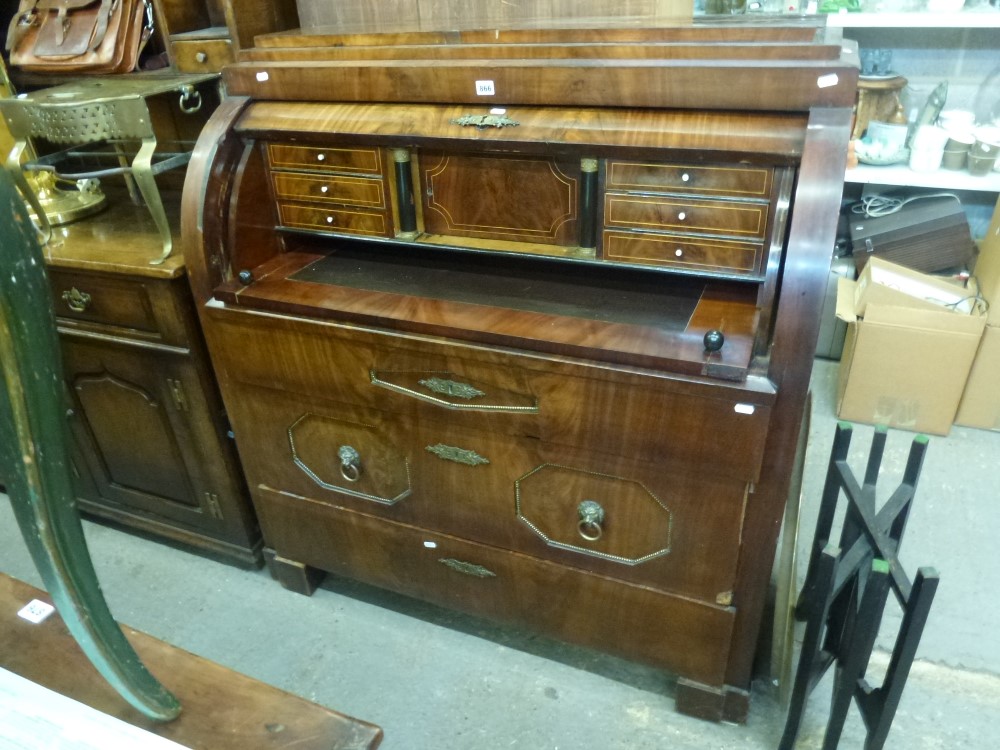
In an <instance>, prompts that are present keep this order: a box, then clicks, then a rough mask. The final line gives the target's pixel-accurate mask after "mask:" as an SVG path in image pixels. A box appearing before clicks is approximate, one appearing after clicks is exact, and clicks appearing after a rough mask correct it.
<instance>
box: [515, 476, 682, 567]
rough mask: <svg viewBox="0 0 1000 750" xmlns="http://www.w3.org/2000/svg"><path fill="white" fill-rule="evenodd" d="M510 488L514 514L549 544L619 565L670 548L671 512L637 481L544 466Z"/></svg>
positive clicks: (635, 562)
mask: <svg viewBox="0 0 1000 750" xmlns="http://www.w3.org/2000/svg"><path fill="white" fill-rule="evenodd" d="M514 487H515V498H516V507H517V517H518V518H519V519H520V520H521V521H522V522H523V523H524V524H525V525H527V526H528V528H530V529H531V530H532V531H533V532H534V533H535V534H537V535H538V536H539V537H541V538H542V539H543V540H544V541H545V543H546V544H547V545H549V546H551V547H556V548H558V549H563V550H569V551H572V552H578V553H580V554H583V555H589V556H591V557H599V558H602V559H604V560H611V561H614V562H617V563H621V564H623V565H639V564H641V563H644V562H647V561H649V560H653V559H655V558H658V557H662V556H664V555H666V554H668V553H669V552H670V544H671V534H672V530H673V514H672V513H671V511H670V509H669V508H668V507H667V505H666V504H665V503H664V502H663V501H662V500H660V499H659V498H658V497H656V495H654V494H653V493H652V492H651V491H650V490H649V489H647V488H646V487H645V486H644V485H643V484H642V483H641V482H638V481H636V480H633V479H627V478H625V477H617V476H612V475H610V474H600V473H597V472H592V471H586V470H584V469H574V468H571V467H568V466H560V465H558V464H542V465H540V466H538V467H536V468H534V469H532V470H531V471H530V472H528V473H527V474H525V475H524V476H522V477H520V478H519V479H517V480H516V481H515V482H514Z"/></svg>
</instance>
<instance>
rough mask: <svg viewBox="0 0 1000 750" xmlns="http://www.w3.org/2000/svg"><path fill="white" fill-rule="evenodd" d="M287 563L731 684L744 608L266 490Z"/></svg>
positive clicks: (273, 531) (263, 511)
mask: <svg viewBox="0 0 1000 750" xmlns="http://www.w3.org/2000/svg"><path fill="white" fill-rule="evenodd" d="M254 494H255V500H256V502H257V510H258V513H259V514H260V518H261V521H262V523H263V524H264V526H265V528H266V529H268V530H269V532H268V536H267V539H268V543H269V544H270V545H273V548H274V549H275V550H276V551H277V553H278V554H279V555H287V556H289V557H291V558H292V559H295V560H297V561H299V562H303V563H305V564H307V565H311V566H313V567H316V568H321V569H323V570H327V571H330V572H332V573H335V574H339V575H345V576H349V577H350V578H353V579H357V580H360V581H364V582H366V583H369V584H372V585H376V586H380V587H383V588H388V589H391V590H393V591H397V592H400V593H403V594H406V595H409V596H413V597H417V598H420V599H424V600H427V601H431V602H434V603H436V604H440V605H443V606H446V607H450V608H453V609H458V610H461V611H465V612H468V613H471V614H475V615H481V616H485V617H489V618H491V619H495V620H499V621H502V622H515V623H530V624H531V626H532V627H533V628H534V629H536V630H538V631H540V632H543V633H546V634H548V635H552V636H555V637H558V638H561V639H564V640H567V641H570V642H574V643H578V644H581V645H584V646H588V647H591V648H596V649H600V650H602V651H605V652H608V653H612V654H617V655H619V656H622V657H624V658H627V659H634V660H638V661H642V662H645V663H648V664H651V665H654V666H657V667H661V668H663V669H666V670H669V671H672V672H676V673H680V674H683V675H684V676H685V677H687V678H689V679H693V680H696V681H699V682H702V683H705V684H707V685H719V684H721V683H722V681H723V679H724V671H725V665H726V663H727V659H728V654H729V647H730V636H731V633H732V628H733V622H734V619H735V609H734V608H732V607H725V606H719V605H711V604H705V603H701V602H696V601H692V600H691V599H687V598H684V597H679V596H675V595H670V594H664V593H661V592H657V591H654V590H652V589H649V588H648V587H645V586H633V585H629V584H623V583H621V582H618V581H614V580H611V579H608V578H606V577H604V576H600V575H594V574H589V573H585V572H582V571H580V570H575V569H572V568H568V567H565V566H562V565H557V564H554V563H550V562H545V561H542V560H538V559H535V558H533V557H530V556H526V555H521V554H517V553H514V552H508V551H506V550H501V549H497V548H495V547H491V546H488V545H481V544H475V543H472V542H468V541H464V540H461V539H458V538H455V537H452V536H449V535H444V534H435V533H430V532H427V531H425V530H422V529H418V528H414V527H412V526H408V525H406V524H399V523H393V522H389V521H384V520H380V519H375V518H372V517H370V516H366V515H364V514H360V513H353V512H350V511H344V510H332V509H330V508H328V507H326V506H324V505H321V504H318V503H314V502H310V501H308V500H303V499H299V498H294V497H291V496H289V495H286V494H283V493H280V492H276V491H274V490H272V489H270V488H268V487H258V488H257V489H256V491H255V493H254Z"/></svg>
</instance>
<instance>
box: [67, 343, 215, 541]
mask: <svg viewBox="0 0 1000 750" xmlns="http://www.w3.org/2000/svg"><path fill="white" fill-rule="evenodd" d="M63 356H64V365H65V375H66V379H67V382H68V384H69V390H70V394H71V398H72V400H73V404H74V411H75V418H74V420H73V430H74V433H75V436H76V438H77V442H78V443H79V445H80V448H81V451H82V452H83V454H84V457H85V460H86V463H87V468H88V469H89V471H90V473H91V475H92V477H93V480H94V484H95V487H96V490H97V492H98V498H97V500H98V501H99V502H103V503H107V504H109V505H112V506H125V507H128V508H133V509H136V510H140V511H144V512H147V513H151V514H154V515H156V516H160V517H163V518H168V519H172V520H175V521H181V522H185V523H189V524H193V525H197V526H201V527H204V526H215V525H218V523H219V521H220V520H221V519H219V518H218V516H221V512H220V511H219V510H218V506H217V500H216V499H215V497H213V491H212V489H211V488H209V487H206V486H204V485H203V484H202V483H201V482H200V481H199V478H200V475H199V471H198V469H197V464H198V451H199V450H200V449H201V446H199V445H198V443H197V441H196V440H195V439H194V437H193V435H192V431H191V427H190V424H189V414H190V412H189V411H188V410H189V408H190V407H189V405H188V398H189V396H188V395H187V394H190V393H192V392H197V388H196V387H195V388H192V386H191V385H189V383H190V382H191V381H192V379H193V378H194V373H193V372H192V371H191V368H190V366H189V365H187V364H186V363H183V362H177V361H175V358H174V357H171V356H169V355H166V354H161V353H158V352H151V351H138V350H132V349H129V348H127V347H113V346H107V345H104V346H101V345H91V344H87V343H83V342H79V341H74V340H69V339H66V340H64V342H63Z"/></svg>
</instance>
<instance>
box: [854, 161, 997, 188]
mask: <svg viewBox="0 0 1000 750" xmlns="http://www.w3.org/2000/svg"><path fill="white" fill-rule="evenodd" d="M844 181H845V182H848V183H859V184H869V185H899V186H905V187H925V188H941V189H942V190H975V191H979V192H985V193H1000V172H997V171H996V170H993V171H992V172H990V173H989V174H987V175H984V176H982V177H975V176H973V175H970V174H969V173H968V172H965V171H951V170H947V169H938V170H936V171H934V172H914V171H913V170H912V169H910V168H909V167H908V166H906V165H903V164H900V165H892V166H887V167H874V166H870V165H867V164H861V165H859V166H857V167H854V168H853V169H848V170H847V172H846V173H845V175H844Z"/></svg>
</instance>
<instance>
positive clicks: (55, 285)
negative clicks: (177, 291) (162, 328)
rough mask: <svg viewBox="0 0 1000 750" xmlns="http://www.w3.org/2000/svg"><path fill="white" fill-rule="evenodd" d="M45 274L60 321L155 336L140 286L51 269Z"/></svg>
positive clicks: (145, 295)
mask: <svg viewBox="0 0 1000 750" xmlns="http://www.w3.org/2000/svg"><path fill="white" fill-rule="evenodd" d="M48 274H49V286H50V287H51V288H52V301H53V304H54V307H55V312H56V315H57V316H59V317H60V318H65V319H70V320H75V321H80V322H85V323H94V324H97V325H100V326H112V327H115V328H126V329H131V330H135V331H143V332H147V333H158V332H159V327H158V323H157V318H156V315H155V313H154V311H153V306H152V305H151V303H150V300H149V295H148V292H147V288H146V286H145V284H144V283H140V282H137V281H129V280H127V279H121V278H114V277H110V276H98V275H93V274H85V273H74V272H72V271H61V270H58V269H52V268H50V269H49V270H48ZM150 283H155V282H150Z"/></svg>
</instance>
